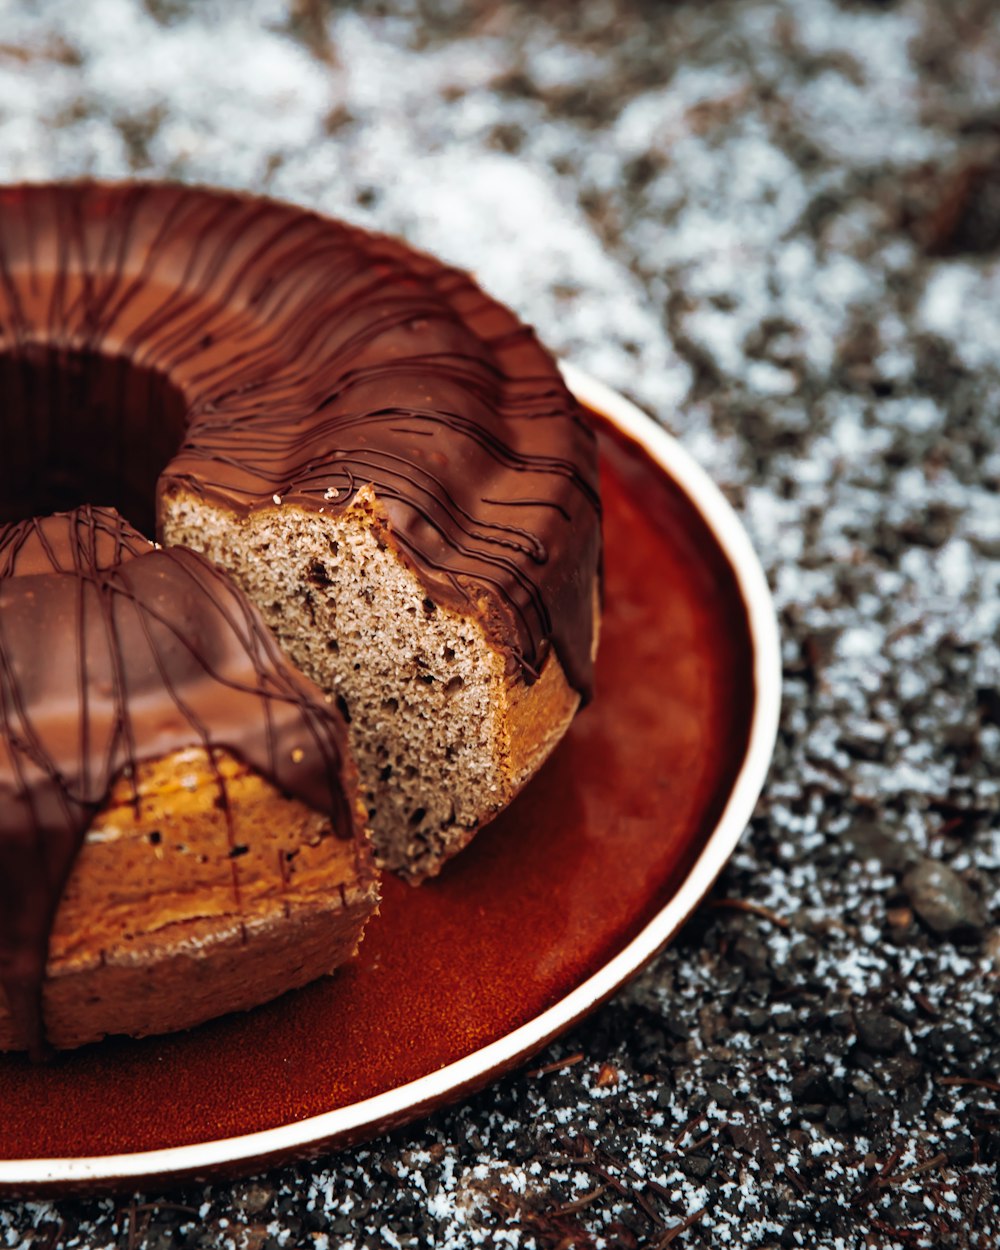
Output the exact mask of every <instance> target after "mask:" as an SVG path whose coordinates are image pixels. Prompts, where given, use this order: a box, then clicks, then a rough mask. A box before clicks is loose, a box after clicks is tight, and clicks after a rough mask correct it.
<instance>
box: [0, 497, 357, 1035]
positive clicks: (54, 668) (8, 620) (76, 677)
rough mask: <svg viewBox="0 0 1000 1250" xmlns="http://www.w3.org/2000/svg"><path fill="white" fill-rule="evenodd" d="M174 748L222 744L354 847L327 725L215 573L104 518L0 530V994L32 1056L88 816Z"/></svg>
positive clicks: (237, 595)
mask: <svg viewBox="0 0 1000 1250" xmlns="http://www.w3.org/2000/svg"><path fill="white" fill-rule="evenodd" d="M191 746H201V747H204V748H205V749H206V751H208V752H209V755H210V756H211V752H212V750H213V748H214V747H222V746H224V747H226V748H227V749H228V750H230V751H232V752H233V753H234V754H236V755H238V756H240V757H241V758H242V759H244V760H245V761H246V762H247V763H248V764H249V765H250V766H251V767H252V768H254V769H255V770H256V771H257V772H259V773H260V774H262V775H263V776H266V777H268V778H270V779H271V780H273V781H274V782H275V784H276V785H278V786H279V787H280V788H281V789H283V790H285V791H286V792H288V793H289V794H292V795H295V796H296V797H299V798H301V799H302V800H303V801H305V802H307V803H309V804H310V805H311V806H312V807H314V808H315V809H316V810H318V811H322V812H328V813H329V814H330V817H331V823H332V825H333V828H334V830H335V831H336V832H337V833H338V834H339V835H340V836H342V837H351V836H353V825H354V822H353V819H352V809H351V805H350V802H349V800H348V799H347V797H346V796H345V793H344V786H343V781H342V776H341V773H342V764H343V761H344V759H345V758H346V746H345V735H344V730H343V726H342V724H341V722H340V719H339V717H338V716H337V714H336V713H335V712H333V711H332V709H330V708H329V707H328V706H327V704H326V703H325V701H324V697H323V695H322V694H321V692H320V691H319V690H318V689H317V688H316V687H315V686H313V685H312V683H311V682H309V681H307V680H306V679H305V678H304V677H302V676H301V675H300V674H299V673H298V671H297V670H296V669H294V668H293V667H292V666H291V665H290V664H289V663H288V661H287V660H285V659H284V657H283V656H282V654H281V652H280V651H279V649H278V647H277V645H276V643H275V642H274V640H273V637H272V635H271V633H270V631H269V630H268V629H267V627H266V626H265V625H264V623H263V621H262V620H261V619H260V617H259V615H258V613H257V611H256V609H255V608H254V607H253V606H252V605H251V604H250V602H249V601H248V600H247V599H246V597H245V596H244V595H243V594H242V592H241V591H239V590H238V589H237V587H236V586H235V585H234V584H233V583H232V581H231V580H230V579H229V578H228V577H227V576H226V574H225V573H223V572H222V570H220V569H218V568H217V567H216V566H215V565H213V564H212V563H211V562H210V561H208V560H206V559H205V558H204V557H202V556H200V555H198V554H196V553H195V552H191V551H185V550H183V549H180V548H175V549H171V550H168V551H164V550H160V549H157V548H154V547H153V546H152V545H151V544H150V543H148V542H146V541H145V540H144V539H143V538H142V537H141V535H139V534H137V533H136V532H135V531H134V530H133V529H132V528H131V527H130V526H128V525H127V524H126V523H125V522H124V521H123V520H122V519H121V518H120V517H119V516H118V514H117V513H115V512H113V511H110V510H107V509H100V508H90V507H85V508H82V509H79V510H78V511H75V512H72V513H61V514H57V515H55V516H50V517H47V518H44V519H42V520H35V521H26V522H21V523H19V524H12V525H8V526H0V983H2V984H3V987H4V989H5V991H6V994H7V998H8V1002H9V1005H10V1008H11V1011H12V1014H13V1015H14V1017H15V1024H16V1027H17V1028H18V1030H19V1032H20V1033H21V1036H22V1038H23V1041H24V1043H25V1044H26V1045H27V1046H28V1047H29V1048H30V1049H31V1050H33V1051H34V1052H35V1053H38V1052H39V1051H40V1049H41V1047H42V1043H43V1032H42V1022H41V1013H40V989H41V982H42V978H43V976H44V972H45V963H46V954H47V948H48V935H49V932H50V929H51V925H52V921H53V919H54V916H55V911H56V907H57V905H58V902H59V898H60V896H61V894H62V889H63V886H64V885H65V882H66V879H67V877H68V875H69V872H70V869H71V867H72V864H73V861H74V859H75V857H76V854H77V851H78V850H79V847H80V845H81V842H82V840H83V837H84V835H85V833H86V831H87V829H88V827H89V826H90V824H91V822H92V820H93V817H94V815H95V814H96V813H97V811H98V809H99V808H100V806H101V805H102V803H103V802H104V800H105V799H106V797H107V795H108V793H109V791H110V789H111V786H112V784H113V782H114V781H115V780H116V778H118V777H120V776H125V777H126V778H128V777H131V776H133V775H134V770H135V767H136V765H137V764H138V763H139V762H140V761H143V760H152V759H158V758H160V757H162V756H166V755H169V754H171V753H173V752H174V751H177V750H181V749H184V748H187V747H191ZM219 802H220V804H223V805H224V804H225V802H226V794H225V786H224V784H223V782H222V780H221V777H220V779H219Z"/></svg>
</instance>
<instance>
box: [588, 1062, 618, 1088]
mask: <svg viewBox="0 0 1000 1250" xmlns="http://www.w3.org/2000/svg"><path fill="white" fill-rule="evenodd" d="M620 1080H621V1073H620V1072H619V1071H618V1069H617V1068H616V1067H615V1066H614V1064H612V1063H602V1064H601V1069H600V1071H599V1072H598V1074H597V1080H596V1081H595V1082H594V1084H595V1085H596V1086H597V1088H598V1089H607V1088H608V1086H609V1085H617V1084H618V1082H619V1081H620Z"/></svg>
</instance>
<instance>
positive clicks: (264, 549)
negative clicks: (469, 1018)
mask: <svg viewBox="0 0 1000 1250" xmlns="http://www.w3.org/2000/svg"><path fill="white" fill-rule="evenodd" d="M161 527H162V532H163V538H164V541H165V542H167V543H171V544H174V543H176V544H182V545H184V546H187V547H191V548H194V549H195V550H198V551H201V552H203V553H204V554H205V555H207V556H208V557H209V558H210V559H212V560H214V561H215V562H216V563H218V564H220V565H222V566H223V567H224V568H226V569H227V570H228V571H229V572H230V573H231V574H232V576H233V577H234V578H235V579H236V580H237V581H238V582H239V584H240V585H241V586H242V587H243V589H244V590H245V591H246V592H247V594H248V595H249V596H250V598H251V599H252V600H253V601H254V603H255V604H256V605H257V607H258V609H259V610H260V611H261V613H262V615H263V616H264V618H265V620H266V621H267V624H268V625H269V626H270V628H271V629H272V630H273V631H274V633H275V635H276V637H277V639H278V641H279V643H280V645H281V646H282V648H283V649H284V651H285V653H286V654H287V655H288V656H289V658H290V659H291V660H292V662H293V663H294V664H296V665H297V666H298V667H299V668H300V669H301V670H302V672H304V673H305V674H306V675H307V676H308V677H310V678H311V679H312V680H313V681H314V682H316V684H317V685H318V686H320V688H321V689H323V690H324V691H325V692H327V695H328V697H330V698H332V699H333V700H335V702H336V704H337V706H338V707H339V709H340V711H341V712H342V713H343V715H344V717H345V719H347V720H348V722H349V732H350V737H351V745H352V748H353V750H354V753H355V758H356V760H357V764H358V769H359V772H360V775H361V793H362V796H363V800H364V802H365V804H366V805H367V808H368V814H369V820H370V824H371V828H372V831H373V835H374V839H375V846H376V850H377V853H378V856H379V859H380V860H381V862H382V863H383V864H384V865H385V866H386V867H388V868H390V869H393V870H395V871H397V872H401V873H402V874H403V875H405V876H407V877H409V878H411V879H413V880H419V879H420V878H422V877H424V876H427V875H431V874H433V873H435V872H436V871H437V870H438V868H439V866H440V863H441V861H442V858H443V857H446V856H448V855H450V854H451V853H453V852H454V851H455V850H457V849H459V848H460V847H461V846H462V845H464V843H465V842H466V841H468V839H469V838H470V837H471V835H472V833H473V832H475V829H476V828H477V827H478V826H479V825H480V824H482V823H483V812H484V809H485V810H486V811H487V812H488V813H492V812H494V811H497V810H499V809H500V808H501V807H502V806H504V805H505V804H506V802H507V801H508V800H509V798H510V797H511V795H512V793H513V790H514V789H515V788H516V785H517V784H518V781H519V779H518V778H516V777H514V776H513V775H512V771H511V768H510V744H509V741H508V740H507V738H508V734H507V731H506V729H505V721H504V717H503V711H504V709H505V707H506V705H507V702H508V689H507V687H508V684H509V681H508V677H507V675H506V664H505V660H504V657H503V655H502V654H501V653H500V652H499V651H498V650H496V649H495V648H493V647H491V646H490V645H489V643H488V642H487V640H486V637H485V635H484V633H483V630H482V628H481V627H480V626H479V625H478V623H477V622H476V621H475V620H474V619H470V618H466V617H463V616H460V615H459V614H457V613H455V612H453V611H451V610H449V609H448V608H445V607H443V606H441V605H440V604H435V603H434V602H433V600H432V599H431V598H429V597H428V595H427V592H426V590H425V589H424V587H423V586H422V584H421V583H420V581H419V579H418V578H417V576H416V575H415V574H414V573H413V572H412V571H411V570H410V569H409V568H407V567H406V566H405V565H404V564H402V563H401V562H400V560H399V558H398V557H397V555H396V554H395V553H394V552H393V551H392V550H391V549H390V548H389V547H388V546H387V545H386V543H385V541H384V540H383V538H382V537H381V533H380V523H379V520H378V517H377V500H376V498H375V495H374V491H373V489H372V488H371V487H370V486H366V487H363V488H362V489H361V490H360V491H359V492H358V494H357V495H356V497H355V499H354V500H353V501H352V503H351V505H350V506H349V507H347V508H343V509H339V510H336V511H331V512H324V513H322V514H320V513H317V512H314V511H310V510H307V509H304V508H300V507H297V506H295V505H291V504H288V505H276V506H275V507H274V508H266V509H260V510H257V511H254V512H253V513H251V514H250V515H249V516H247V517H245V518H244V517H239V516H236V515H235V514H234V513H233V512H231V511H230V510H228V509H224V508H221V507H219V506H218V505H216V504H214V503H208V502H206V501H205V500H203V499H202V498H200V497H199V496H196V495H194V494H192V493H187V492H184V491H180V490H177V489H174V490H172V491H170V492H169V493H168V494H167V496H166V497H165V498H163V499H162V501H161ZM518 771H520V770H518Z"/></svg>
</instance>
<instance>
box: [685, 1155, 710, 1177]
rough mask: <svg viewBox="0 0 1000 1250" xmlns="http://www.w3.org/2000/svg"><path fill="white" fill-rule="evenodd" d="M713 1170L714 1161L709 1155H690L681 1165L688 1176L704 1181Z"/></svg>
mask: <svg viewBox="0 0 1000 1250" xmlns="http://www.w3.org/2000/svg"><path fill="white" fill-rule="evenodd" d="M711 1170H712V1160H711V1159H710V1158H709V1157H708V1156H707V1155H688V1157H687V1158H686V1159H685V1160H684V1162H683V1163H682V1164H681V1171H682V1172H683V1173H684V1174H685V1175H686V1176H691V1177H693V1178H694V1179H695V1180H699V1181H703V1180H704V1179H705V1177H706V1176H707V1175H708V1174H709V1172H711Z"/></svg>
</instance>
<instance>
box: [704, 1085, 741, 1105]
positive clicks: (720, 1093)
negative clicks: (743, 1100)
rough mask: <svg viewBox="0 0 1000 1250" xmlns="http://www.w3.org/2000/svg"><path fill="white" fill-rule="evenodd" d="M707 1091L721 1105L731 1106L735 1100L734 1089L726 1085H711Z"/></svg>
mask: <svg viewBox="0 0 1000 1250" xmlns="http://www.w3.org/2000/svg"><path fill="white" fill-rule="evenodd" d="M706 1092H707V1093H708V1096H709V1098H711V1099H713V1100H714V1101H715V1102H716V1103H718V1105H719V1106H720V1107H731V1106H732V1105H733V1102H734V1101H735V1099H734V1098H733V1093H732V1090H731V1089H729V1087H728V1086H726V1085H709V1087H708V1090H707V1091H706Z"/></svg>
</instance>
